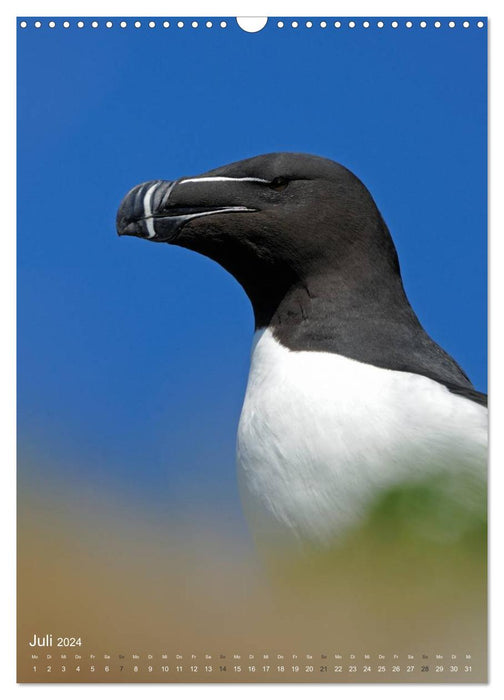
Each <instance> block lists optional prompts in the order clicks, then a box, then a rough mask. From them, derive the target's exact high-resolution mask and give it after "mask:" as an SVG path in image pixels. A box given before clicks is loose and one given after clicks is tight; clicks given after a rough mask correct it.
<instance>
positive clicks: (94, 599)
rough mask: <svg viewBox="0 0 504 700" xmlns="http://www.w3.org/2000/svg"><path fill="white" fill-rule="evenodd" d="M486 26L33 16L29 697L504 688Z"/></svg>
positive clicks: (445, 20) (24, 562) (27, 283)
mask: <svg viewBox="0 0 504 700" xmlns="http://www.w3.org/2000/svg"><path fill="white" fill-rule="evenodd" d="M487 31H488V20H487V18H486V17H459V16H454V17H417V16H415V17H405V16H403V17H380V16H373V17H269V18H268V19H267V20H266V19H264V20H261V19H257V18H256V20H254V21H248V22H244V21H237V19H236V18H234V17H196V18H195V17H144V16H138V17H130V16H124V17H122V16H113V17H112V16H111V17H88V16H82V17H80V16H79V17H73V16H69V17H18V18H17V27H16V32H17V99H18V106H17V115H18V157H17V168H18V184H17V192H18V209H17V220H18V238H17V241H18V243H17V245H18V270H17V279H18V295H17V299H18V637H17V652H18V682H20V683H119V682H122V683H287V682H288V683H345V684H349V683H417V684H418V683H423V684H433V683H460V684H470V683H486V681H487V560H486V552H487V547H486V511H487V509H486V502H487V478H486V474H487V396H486V391H487V384H486V331H487V325H486V285H487V274H486V255H487V244H486V236H487V233H486V218H487V212H486V200H487V176H486V172H487Z"/></svg>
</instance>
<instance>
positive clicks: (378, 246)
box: [117, 153, 395, 316]
mask: <svg viewBox="0 0 504 700" xmlns="http://www.w3.org/2000/svg"><path fill="white" fill-rule="evenodd" d="M117 232H118V233H119V235H130V236H137V237H139V238H145V239H147V240H151V241H155V242H162V243H171V244H175V245H179V246H183V247H184V248H189V249H191V250H194V251H196V252H198V253H201V254H203V255H206V256H208V257H209V258H212V259H213V260H215V261H216V262H218V263H219V264H220V265H222V266H223V267H224V268H225V269H226V270H228V271H229V272H230V273H231V274H232V275H233V276H234V277H235V278H236V279H237V280H238V282H240V284H241V285H242V286H243V288H244V289H245V291H246V293H247V294H248V296H249V298H250V299H251V301H252V304H253V306H254V309H255V310H256V316H257V310H258V309H259V308H260V307H261V306H262V305H264V303H266V301H265V300H267V302H268V304H271V303H274V302H275V300H277V299H280V298H282V295H283V294H285V292H286V291H287V290H288V289H289V288H290V287H292V286H293V285H296V284H299V283H301V284H302V283H303V282H304V281H305V280H306V279H308V278H309V277H310V276H313V274H314V273H315V271H316V272H317V274H324V273H326V272H327V271H328V270H331V271H333V272H334V273H337V272H338V270H343V271H344V270H346V271H348V269H349V266H350V269H351V267H352V259H353V258H355V257H356V255H358V256H359V271H360V272H359V274H362V270H363V269H364V268H365V266H364V267H363V264H362V260H363V257H364V258H365V259H369V263H370V266H371V267H373V266H376V264H377V262H378V260H379V259H380V257H388V256H389V255H390V254H392V255H393V256H395V250H394V248H393V244H392V241H391V239H390V235H389V234H388V231H387V229H386V226H385V224H384V223H383V220H382V218H381V216H380V213H379V212H378V209H377V207H376V205H375V203H374V201H373V199H372V197H371V195H370V193H369V192H368V190H367V189H366V187H365V186H364V185H363V184H362V182H361V181H360V180H359V179H358V178H357V177H356V176H355V175H353V174H352V173H351V172H350V171H349V170H347V169H346V168H345V167H343V166H342V165H339V164H338V163H335V162H334V161H331V160H327V159H325V158H320V157H318V156H313V155H306V154H298V153H272V154H267V155H261V156H257V157H255V158H249V159H247V160H242V161H239V162H236V163H231V164H229V165H225V166H223V167H220V168H217V169H215V170H210V171H209V172H206V173H203V174H202V175H197V176H194V177H182V178H179V179H178V180H172V181H166V180H153V181H149V182H144V183H142V184H140V185H137V186H136V187H134V188H133V189H132V190H131V191H130V192H129V193H128V194H127V195H126V196H125V198H124V199H123V201H122V202H121V205H120V207H119V211H118V214H117ZM384 243H385V247H384Z"/></svg>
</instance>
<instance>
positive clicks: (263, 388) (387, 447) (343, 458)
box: [237, 329, 487, 544]
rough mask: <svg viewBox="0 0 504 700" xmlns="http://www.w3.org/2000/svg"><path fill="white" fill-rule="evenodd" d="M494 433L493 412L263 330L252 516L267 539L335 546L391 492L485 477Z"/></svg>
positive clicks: (242, 428) (246, 476) (252, 404)
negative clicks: (452, 478)
mask: <svg viewBox="0 0 504 700" xmlns="http://www.w3.org/2000/svg"><path fill="white" fill-rule="evenodd" d="M486 430H487V411H486V409H485V408H483V407H482V406H480V405H478V404H476V403H474V402H473V401H470V400H468V399H466V398H462V397H460V396H458V395H455V394H453V393H451V392H450V391H449V390H448V389H447V388H446V387H445V386H443V385H442V384H439V383H438V382H435V381H433V380H431V379H428V378H427V377H424V376H421V375H417V374H412V373H408V372H398V371H393V370H387V369H382V368H379V367H375V366H373V365H367V364H364V363H362V362H357V361H355V360H351V359H348V358H346V357H342V356H340V355H336V354H332V353H323V352H305V351H303V352H293V351H290V350H288V349H287V348H286V347H284V346H283V345H281V344H280V343H279V342H278V341H276V340H275V338H274V336H273V334H272V332H271V331H270V330H269V329H266V330H261V331H258V332H257V333H256V334H255V337H254V344H253V349H252V358H251V366H250V373H249V379H248V385H247V391H246V396H245V400H244V404H243V409H242V413H241V417H240V423H239V428H238V441H237V461H238V477H239V485H240V491H241V497H242V501H243V506H244V510H245V514H246V516H247V519H248V521H249V524H250V526H251V529H252V531H253V533H254V534H255V535H256V536H257V537H258V538H259V539H260V540H262V541H271V542H272V543H273V542H279V541H280V542H281V541H282V540H284V539H286V540H293V541H299V540H300V541H308V542H315V543H319V544H323V543H328V542H331V541H333V540H334V539H336V538H339V537H341V536H342V535H344V534H345V533H347V532H348V531H349V530H350V529H351V528H352V527H353V526H355V525H358V524H359V522H361V521H362V520H363V519H364V518H365V517H366V513H367V511H368V509H369V508H370V507H371V506H372V504H373V502H374V501H376V499H377V498H379V496H380V495H381V494H383V493H384V492H385V491H386V490H387V489H388V488H390V487H393V486H395V485H400V484H404V483H412V484H413V483H415V482H421V481H422V480H423V479H425V478H426V477H429V476H431V475H432V476H435V475H437V474H440V475H443V474H444V475H450V474H455V475H456V474H457V473H460V474H465V475H468V476H471V475H474V476H475V477H476V478H478V479H481V478H483V477H484V473H485V468H486V444H487V434H486ZM469 497H470V496H469Z"/></svg>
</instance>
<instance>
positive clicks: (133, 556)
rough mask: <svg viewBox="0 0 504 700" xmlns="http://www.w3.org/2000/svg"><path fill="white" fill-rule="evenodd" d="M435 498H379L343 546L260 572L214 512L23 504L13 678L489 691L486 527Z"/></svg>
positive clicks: (54, 500)
mask: <svg viewBox="0 0 504 700" xmlns="http://www.w3.org/2000/svg"><path fill="white" fill-rule="evenodd" d="M437 493H438V491H437V490H436V487H435V486H434V488H430V487H429V486H426V487H422V488H420V490H418V489H416V490H412V491H411V492H409V491H405V492H398V493H391V494H388V495H387V497H386V498H384V499H383V500H382V501H381V502H380V503H378V504H377V507H376V509H375V510H374V512H373V513H372V514H371V516H370V519H369V522H368V523H367V524H366V526H364V527H363V528H362V529H361V530H360V531H359V532H356V533H354V535H352V536H351V537H350V538H348V539H347V541H345V542H344V543H342V544H340V546H339V547H338V548H334V550H333V551H331V552H325V553H311V554H310V555H307V556H303V557H301V558H295V557H294V558H293V557H291V556H290V555H288V554H287V553H286V552H285V551H283V550H282V551H278V552H277V556H275V553H274V554H273V556H272V557H271V553H270V557H271V559H272V561H270V564H269V566H268V565H266V564H265V563H264V562H263V560H261V559H260V558H259V555H257V554H256V553H255V551H254V549H253V548H252V547H251V546H250V545H249V544H248V543H247V542H246V541H244V540H243V536H242V535H240V537H235V536H234V535H233V528H232V523H230V522H225V521H224V519H222V518H220V517H219V514H218V513H199V514H198V515H197V514H196V513H195V514H191V513H187V512H185V513H184V517H183V518H177V517H174V516H173V517H168V516H167V517H166V518H164V519H163V518H161V519H160V518H157V519H155V518H149V517H146V514H145V513H142V512H141V511H139V512H136V513H135V512H134V511H133V509H132V506H131V504H130V505H117V503H116V506H115V507H112V506H111V505H110V503H108V502H107V500H106V497H105V496H103V495H102V497H101V501H97V500H96V499H95V498H94V497H93V495H92V494H91V493H86V492H79V493H77V492H74V493H72V494H71V493H63V492H62V491H61V489H60V490H57V491H55V492H49V491H48V492H39V493H38V494H35V493H31V494H27V493H21V497H20V505H19V536H18V547H19V556H18V614H19V625H18V659H19V662H18V680H19V681H21V682H107V681H110V682H118V681H125V682H148V681H151V682H188V681H191V682H216V681H217V682H275V681H284V682H286V681H289V682H292V681H295V682H312V683H313V682H379V681H386V682H394V681H395V682H408V681H415V682H418V681H421V682H436V683H439V682H484V681H485V680H486V535H485V526H484V517H483V514H482V512H479V511H478V509H475V512H474V513H473V514H472V515H471V517H469V518H468V519H467V522H464V521H463V518H462V516H461V515H460V513H458V512H457V509H456V507H454V506H453V503H448V504H446V503H445V502H443V501H442V500H440V499H439V498H438V497H437V495H436V494H437ZM405 518H406V520H407V522H408V526H407V527H404V520H405ZM440 533H441V535H440ZM48 634H51V635H52V638H53V646H52V647H51V648H48V647H39V648H32V647H30V646H29V642H30V641H32V640H33V639H34V635H36V636H39V637H44V636H45V635H48ZM59 636H61V637H67V638H71V637H77V638H80V639H81V640H82V646H80V647H73V648H61V647H60V648H57V647H56V646H55V645H56V640H57V637H59ZM48 654H49V655H50V658H47V655H48ZM62 654H63V655H66V657H65V658H62V657H61V655H62ZM436 654H438V655H439V656H438V657H436ZM32 655H35V656H36V657H37V658H32ZM76 655H77V658H76ZM366 655H367V656H366ZM394 655H395V656H394ZM408 655H409V656H408ZM34 669H35V670H34ZM77 669H78V670H77ZM135 669H136V670H135ZM265 669H267V670H265ZM426 669H427V670H426Z"/></svg>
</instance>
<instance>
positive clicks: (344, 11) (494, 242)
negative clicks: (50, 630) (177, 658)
mask: <svg viewBox="0 0 504 700" xmlns="http://www.w3.org/2000/svg"><path fill="white" fill-rule="evenodd" d="M0 12H1V14H0V16H1V21H0V32H1V34H0V46H2V49H3V52H4V53H3V55H4V56H5V55H8V60H7V61H6V60H5V59H4V60H3V61H1V62H0V75H1V79H2V83H1V85H2V93H1V94H2V95H3V96H5V95H8V97H9V99H8V100H7V101H6V104H7V107H6V106H3V107H2V113H3V114H2V117H3V119H4V121H3V125H2V126H3V128H2V129H0V139H1V140H0V148H1V150H0V152H1V153H2V154H4V155H5V160H4V162H5V165H4V167H3V168H2V180H1V190H0V191H1V192H2V193H3V195H4V206H3V208H2V218H3V224H4V225H3V227H2V232H1V235H0V245H1V246H2V250H1V255H0V264H1V266H2V268H1V273H0V305H1V312H2V313H1V316H0V318H1V319H2V330H3V334H4V338H6V339H7V341H6V340H3V342H2V343H1V344H0V353H1V361H0V387H2V396H1V398H0V429H1V431H2V432H1V436H0V449H1V457H2V459H1V461H0V464H1V480H2V481H1V486H2V488H1V493H2V498H3V499H4V501H5V502H3V503H2V508H1V510H0V513H1V517H2V528H1V531H2V545H3V546H2V552H3V563H4V567H3V568H2V574H3V575H2V577H1V594H2V595H1V600H2V604H3V612H4V615H3V616H2V619H3V620H6V625H5V627H4V628H3V629H2V634H1V646H0V653H1V656H0V665H1V668H0V687H1V688H2V689H3V690H4V692H5V690H7V691H8V693H9V695H8V696H7V697H10V694H11V693H23V694H28V693H29V694H32V693H35V694H36V696H37V697H40V698H53V697H54V696H55V695H58V694H63V695H64V696H65V697H70V698H72V697H74V696H82V695H83V694H86V693H89V694H91V693H92V694H93V698H95V697H96V698H101V697H107V698H110V697H115V695H116V694H117V695H119V694H120V696H121V697H124V696H128V697H130V696H131V694H135V693H138V694H139V695H140V694H141V695H142V696H143V695H145V694H146V693H148V694H149V695H151V694H156V695H157V694H158V693H162V694H163V695H164V696H166V694H167V693H169V694H170V697H176V698H179V697H181V698H182V697H186V696H187V695H188V694H191V695H192V694H193V693H197V692H202V693H204V694H205V698H209V699H210V700H213V699H214V698H219V700H220V698H221V697H222V696H226V695H227V696H231V695H233V696H236V695H237V694H238V695H239V696H240V697H245V696H247V695H250V694H255V693H257V692H260V693H261V696H264V698H265V700H268V698H269V697H273V695H274V694H278V693H282V692H284V691H286V690H287V689H286V688H285V686H283V685H278V684H272V685H264V684H261V685H260V687H259V688H258V687H257V685H256V684H251V685H245V684H243V685H242V684H240V685H238V684H230V685H220V684H219V685H206V684H188V685H170V687H169V688H166V685H165V684H142V685H140V686H139V685H137V684H127V685H125V684H121V685H112V684H102V685H95V684H93V685H89V684H81V685H74V684H72V685H63V684H61V685H60V684H57V685H54V684H53V685H36V684H24V685H16V684H15V665H16V660H15V643H14V640H15V606H14V602H13V601H14V596H15V584H14V575H13V572H14V571H15V544H14V539H13V532H14V527H15V508H14V503H15V496H14V492H15V478H14V459H15V414H14V408H13V407H14V406H15V379H14V362H15V346H14V338H15V311H14V295H15V291H14V290H15V271H14V270H15V246H14V236H13V232H14V230H15V213H14V212H15V204H14V203H15V199H14V197H15V177H14V173H15V140H14V133H15V113H14V95H15V68H14V66H15V32H14V26H15V25H14V18H15V16H16V15H22V16H31V15H37V16H40V15H43V16H51V15H54V16H58V15H73V16H75V15H78V14H82V16H84V17H85V16H90V15H91V16H103V15H110V16H115V15H127V16H142V15H147V16H164V15H175V16H177V15H178V14H180V15H183V16H226V17H230V16H236V15H238V16H277V17H278V16H308V15H309V16H310V17H316V16H324V15H325V16H329V17H331V16H333V15H335V14H337V15H339V16H354V17H355V16H357V17H358V16H366V15H372V16H374V15H376V14H380V15H382V16H394V15H395V16H398V17H401V16H403V15H404V14H405V13H406V14H408V15H413V16H426V17H428V16H449V15H452V16H455V17H456V16H474V15H475V16H489V17H490V27H489V37H490V40H489V47H490V53H489V55H490V65H491V66H493V71H490V95H491V100H490V107H491V109H490V134H491V158H490V177H491V181H490V204H491V203H492V202H495V203H499V202H500V200H501V199H502V191H503V189H504V177H503V175H502V165H503V138H504V137H503V132H502V127H497V124H504V110H503V96H502V88H499V84H498V81H499V74H500V71H501V68H497V66H499V67H501V66H502V65H504V33H503V30H502V24H503V23H504V11H503V9H502V6H501V5H499V4H498V3H497V2H495V3H494V2H490V1H486V2H485V1H481V2H468V1H467V0H459V1H458V2H452V1H448V0H446V1H443V0H437V1H433V0H424V2H417V1H416V0H411V1H410V2H408V3H407V5H406V3H404V2H400V1H397V0H396V1H395V2H390V1H388V0H387V1H386V0H384V1H383V2H377V1H376V0H375V1H374V2H373V1H367V2H365V1H363V0H362V1H359V0H353V1H349V0H340V1H338V2H337V3H336V2H328V1H327V0H325V1H324V0H310V2H304V3H303V2H300V1H299V0H290V1H288V0H277V1H273V0H271V1H269V2H268V1H265V0H248V1H247V2H245V1H244V0H236V1H235V2H230V1H229V0H227V1H224V0H215V1H214V2H208V1H207V2H202V1H201V0H200V1H199V2H198V1H197V0H185V1H184V2H166V1H165V2H162V1H161V0H142V2H138V1H137V2H131V0H125V1H123V2H118V1H117V0H98V1H97V0H88V1H87V2H82V1H79V2H73V1H71V0H63V1H61V0H60V1H59V2H54V1H53V2H44V3H42V2H40V0H38V1H37V0H31V1H30V0H27V1H25V2H24V1H21V0H20V1H19V2H7V3H5V4H4V6H3V7H2V9H1V11H0ZM499 25H500V26H499ZM501 82H502V81H501ZM499 166H500V167H499ZM499 171H500V172H499ZM489 221H490V250H491V254H492V258H491V261H490V282H491V284H490V298H491V300H492V303H491V305H490V312H491V313H490V322H491V328H492V333H491V343H490V379H491V382H490V386H491V391H492V397H491V427H493V429H494V430H493V431H492V433H491V489H490V514H491V532H492V537H491V549H490V551H491V560H490V561H491V567H490V590H491V615H490V650H491V656H490V673H491V676H490V679H491V680H490V684H489V685H488V686H482V685H464V684H456V685H448V684H442V685H432V684H430V683H429V684H428V685H421V684H417V685H410V684H394V685H389V684H369V686H368V684H366V685H365V686H364V685H362V684H351V685H349V684H348V685H347V684H345V685H343V684H337V687H336V688H335V687H334V685H333V684H328V685H316V686H314V685H309V686H307V685H306V684H299V685H295V684H290V685H289V687H288V690H287V692H288V693H289V695H290V696H292V697H299V696H300V695H301V694H304V693H308V692H310V693H313V692H316V693H330V694H332V695H333V694H334V693H337V694H338V696H342V695H343V696H347V694H348V695H349V696H351V695H352V694H355V693H360V692H361V690H363V689H364V692H365V689H366V688H368V687H369V691H368V692H369V693H372V694H373V698H376V699H377V700H381V699H382V698H383V699H384V698H387V699H388V698H390V696H391V695H392V696H394V695H395V696H396V697H397V696H399V695H401V696H404V694H405V693H407V695H408V697H411V696H415V695H416V694H418V693H424V692H425V693H429V697H432V698H433V700H435V699H436V698H437V697H440V698H441V697H442V698H451V697H457V698H460V697H465V696H467V694H471V695H472V694H473V693H474V694H476V695H477V697H480V696H481V694H483V695H486V696H488V694H489V695H490V697H497V696H498V695H500V694H501V693H502V692H503V691H504V646H503V643H502V633H499V629H503V628H504V614H503V610H504V603H503V601H502V597H501V596H499V595H498V591H504V574H503V562H502V555H499V551H498V550H499V546H498V545H499V542H502V540H503V539H504V509H503V508H502V505H501V503H500V501H499V497H500V495H501V494H503V493H504V488H503V486H504V467H503V466H502V465H501V462H503V461H504V459H503V457H504V449H503V431H502V427H500V426H502V425H503V424H504V413H503V408H502V404H503V399H502V394H503V389H504V369H503V368H502V360H501V362H499V358H503V357H504V352H503V349H504V348H503V342H502V340H503V324H502V316H503V314H502V310H501V308H500V306H501V303H502V301H501V300H504V274H503V273H502V270H501V269H500V267H501V265H502V264H503V263H504V255H503V248H504V241H503V237H504V215H503V212H502V207H500V211H499V210H498V206H493V207H491V209H490V218H489ZM499 316H500V319H499ZM499 394H500V396H499ZM501 549H502V547H501ZM146 685H148V687H146Z"/></svg>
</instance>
